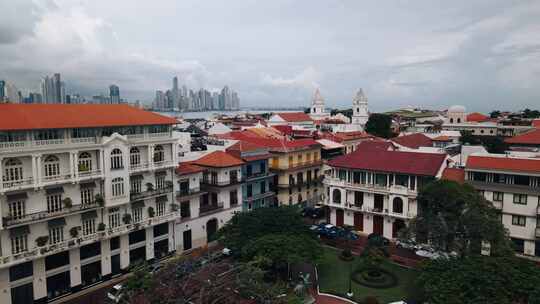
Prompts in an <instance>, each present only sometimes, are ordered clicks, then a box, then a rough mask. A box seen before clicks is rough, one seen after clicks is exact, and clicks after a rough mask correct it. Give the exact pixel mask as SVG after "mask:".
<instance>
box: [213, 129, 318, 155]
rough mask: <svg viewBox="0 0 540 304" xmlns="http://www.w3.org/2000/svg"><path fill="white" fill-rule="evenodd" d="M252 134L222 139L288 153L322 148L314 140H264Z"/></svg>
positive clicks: (233, 135) (231, 134)
mask: <svg viewBox="0 0 540 304" xmlns="http://www.w3.org/2000/svg"><path fill="white" fill-rule="evenodd" d="M249 133H250V132H246V131H244V132H229V133H227V134H226V135H225V136H226V137H220V138H227V139H236V140H241V141H247V142H250V143H252V144H255V145H259V146H264V147H267V148H269V149H270V151H275V152H288V151H291V150H296V149H302V148H304V149H311V148H313V147H317V146H318V147H320V146H321V144H319V143H318V142H316V141H315V140H313V139H310V138H306V139H296V140H282V139H273V138H264V137H260V136H256V135H251V134H249Z"/></svg>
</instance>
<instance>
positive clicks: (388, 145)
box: [356, 140, 396, 151]
mask: <svg viewBox="0 0 540 304" xmlns="http://www.w3.org/2000/svg"><path fill="white" fill-rule="evenodd" d="M356 150H358V151H394V150H396V146H395V145H394V144H393V143H392V142H391V141H378V140H365V141H362V142H360V143H359V144H358V145H356Z"/></svg>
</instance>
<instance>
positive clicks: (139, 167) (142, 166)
mask: <svg viewBox="0 0 540 304" xmlns="http://www.w3.org/2000/svg"><path fill="white" fill-rule="evenodd" d="M149 169H150V163H139V164H133V165H131V164H130V165H129V173H135V172H141V171H146V170H149Z"/></svg>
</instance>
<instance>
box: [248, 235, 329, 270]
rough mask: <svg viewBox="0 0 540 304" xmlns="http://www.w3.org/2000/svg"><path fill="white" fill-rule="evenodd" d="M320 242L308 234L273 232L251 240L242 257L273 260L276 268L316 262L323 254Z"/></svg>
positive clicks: (272, 263) (272, 262) (272, 265)
mask: <svg viewBox="0 0 540 304" xmlns="http://www.w3.org/2000/svg"><path fill="white" fill-rule="evenodd" d="M321 254H322V249H321V246H320V244H319V242H318V241H317V240H316V239H315V238H313V237H311V236H310V235H307V234H299V235H296V234H290V233H273V234H268V235H265V236H262V237H259V238H256V239H254V240H252V241H251V242H249V243H248V244H247V245H246V246H245V247H244V248H243V249H242V257H244V258H245V259H247V260H251V259H253V258H258V259H261V258H262V259H263V260H266V261H271V262H270V263H271V265H269V266H271V267H272V268H273V269H274V270H280V269H284V268H285V267H287V265H288V264H295V263H314V262H315V261H317V259H318V258H319V257H320V256H321Z"/></svg>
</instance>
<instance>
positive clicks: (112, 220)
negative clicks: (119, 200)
mask: <svg viewBox="0 0 540 304" xmlns="http://www.w3.org/2000/svg"><path fill="white" fill-rule="evenodd" d="M118 226H120V209H119V208H110V209H109V227H111V228H115V227H118Z"/></svg>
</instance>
